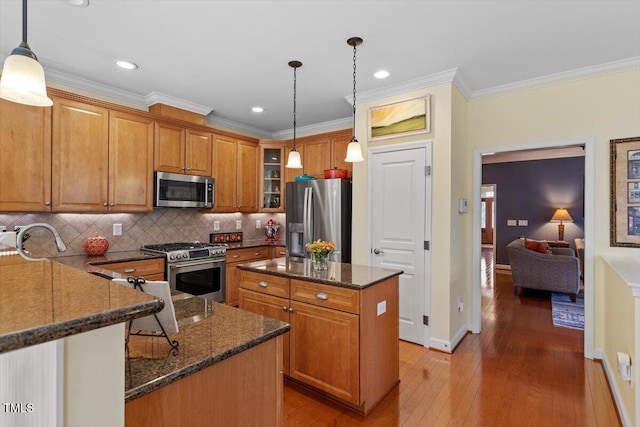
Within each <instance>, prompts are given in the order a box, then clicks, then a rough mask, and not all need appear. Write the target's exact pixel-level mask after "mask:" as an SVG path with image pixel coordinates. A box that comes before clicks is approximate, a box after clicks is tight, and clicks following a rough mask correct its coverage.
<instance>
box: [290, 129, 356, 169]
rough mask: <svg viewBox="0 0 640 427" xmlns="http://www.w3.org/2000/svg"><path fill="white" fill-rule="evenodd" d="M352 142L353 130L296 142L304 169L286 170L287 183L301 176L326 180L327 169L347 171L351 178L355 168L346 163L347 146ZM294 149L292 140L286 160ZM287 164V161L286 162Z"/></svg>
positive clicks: (329, 133) (300, 139)
mask: <svg viewBox="0 0 640 427" xmlns="http://www.w3.org/2000/svg"><path fill="white" fill-rule="evenodd" d="M350 140H351V129H344V130H339V131H335V132H327V133H323V134H319V135H312V136H305V137H302V138H299V139H297V140H296V149H297V150H298V151H299V152H300V157H301V158H302V166H303V169H302V170H300V169H286V171H285V181H286V182H291V181H293V180H294V179H295V177H296V176H298V175H301V174H303V173H304V174H306V175H311V176H313V177H315V178H318V179H322V178H324V171H325V170H326V169H332V168H338V169H346V170H347V176H348V177H349V178H351V175H352V170H353V167H352V165H351V163H348V162H345V161H344V159H345V157H346V156H347V145H349V141H350ZM292 148H293V142H292V141H291V140H289V141H287V143H286V150H285V153H284V158H285V159H286V157H287V156H288V155H289V151H291V149H292ZM285 163H286V160H285Z"/></svg>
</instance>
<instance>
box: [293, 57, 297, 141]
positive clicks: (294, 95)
mask: <svg viewBox="0 0 640 427" xmlns="http://www.w3.org/2000/svg"><path fill="white" fill-rule="evenodd" d="M296 70H297V67H294V68H293V149H294V150H295V149H296Z"/></svg>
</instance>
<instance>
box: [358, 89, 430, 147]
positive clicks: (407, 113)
mask: <svg viewBox="0 0 640 427" xmlns="http://www.w3.org/2000/svg"><path fill="white" fill-rule="evenodd" d="M430 104H431V96H430V95H427V96H425V97H422V98H414V99H409V100H406V101H400V102H396V103H393V104H387V105H381V106H378V107H371V108H370V109H369V140H370V141H376V140H378V139H386V138H397V137H400V136H407V135H415V134H419V133H428V132H431V113H430Z"/></svg>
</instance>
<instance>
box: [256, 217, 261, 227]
mask: <svg viewBox="0 0 640 427" xmlns="http://www.w3.org/2000/svg"><path fill="white" fill-rule="evenodd" d="M260 227H262V221H260V220H259V219H256V228H260Z"/></svg>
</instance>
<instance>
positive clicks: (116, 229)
mask: <svg viewBox="0 0 640 427" xmlns="http://www.w3.org/2000/svg"><path fill="white" fill-rule="evenodd" d="M113 235H114V236H122V224H113Z"/></svg>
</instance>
